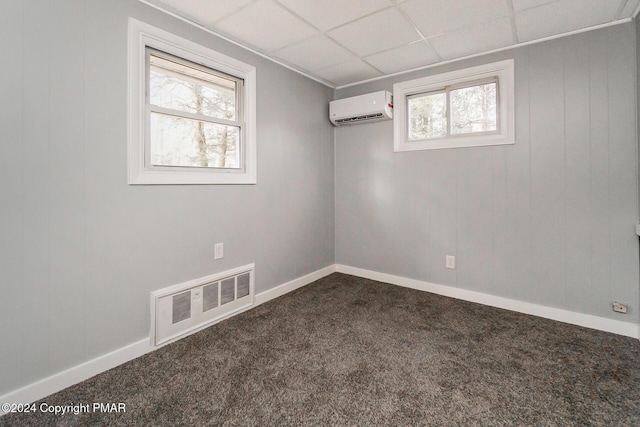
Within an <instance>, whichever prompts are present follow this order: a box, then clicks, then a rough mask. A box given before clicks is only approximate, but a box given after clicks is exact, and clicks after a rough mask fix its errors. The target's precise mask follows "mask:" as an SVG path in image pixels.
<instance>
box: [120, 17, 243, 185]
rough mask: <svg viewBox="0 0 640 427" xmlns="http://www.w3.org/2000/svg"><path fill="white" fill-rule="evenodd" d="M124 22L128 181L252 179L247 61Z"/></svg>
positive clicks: (240, 181)
mask: <svg viewBox="0 0 640 427" xmlns="http://www.w3.org/2000/svg"><path fill="white" fill-rule="evenodd" d="M129 25H130V26H129V68H130V70H129V71H130V72H129V102H130V105H129V111H130V113H129V183H130V184H255V182H256V151H255V68H254V67H252V66H250V65H247V64H244V63H242V62H240V61H237V60H235V59H233V58H230V57H227V56H225V55H222V54H220V53H218V52H215V51H213V50H210V49H208V48H205V47H203V46H201V45H198V44H196V43H193V42H190V41H188V40H185V39H182V38H180V37H177V36H174V35H172V34H170V33H167V32H166V31H163V30H160V29H158V28H155V27H152V26H150V25H147V24H144V23H142V22H140V21H137V20H134V19H130V24H129Z"/></svg>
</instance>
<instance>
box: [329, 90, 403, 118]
mask: <svg viewBox="0 0 640 427" xmlns="http://www.w3.org/2000/svg"><path fill="white" fill-rule="evenodd" d="M392 118H393V97H392V95H391V92H388V91H384V90H383V91H380V92H374V93H368V94H366V95H359V96H354V97H351V98H345V99H339V100H337V101H331V102H330V103H329V119H330V120H331V123H333V124H334V125H335V126H344V125H355V124H360V123H366V122H378V121H382V120H390V119H392Z"/></svg>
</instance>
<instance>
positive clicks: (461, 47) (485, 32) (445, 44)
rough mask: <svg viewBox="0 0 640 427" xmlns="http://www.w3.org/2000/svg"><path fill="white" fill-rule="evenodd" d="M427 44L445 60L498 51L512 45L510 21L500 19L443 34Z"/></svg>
mask: <svg viewBox="0 0 640 427" xmlns="http://www.w3.org/2000/svg"><path fill="white" fill-rule="evenodd" d="M429 42H430V43H431V45H432V46H433V47H434V49H435V50H436V51H437V52H438V53H439V54H440V56H441V57H442V58H443V59H445V60H447V59H454V58H461V57H463V56H467V55H473V54H476V53H481V52H487V51H490V50H493V49H499V48H501V47H505V46H509V45H511V44H513V33H512V31H511V19H510V18H500V19H497V20H495V21H491V22H487V23H485V24H482V25H478V26H476V27H472V28H467V29H462V30H459V31H455V32H451V33H445V34H442V35H439V36H437V37H433V38H431V39H429Z"/></svg>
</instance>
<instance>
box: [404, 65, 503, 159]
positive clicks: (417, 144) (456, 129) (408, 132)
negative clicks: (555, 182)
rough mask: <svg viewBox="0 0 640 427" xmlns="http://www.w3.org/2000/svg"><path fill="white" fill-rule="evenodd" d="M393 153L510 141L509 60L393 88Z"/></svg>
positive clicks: (412, 81)
mask: <svg viewBox="0 0 640 427" xmlns="http://www.w3.org/2000/svg"><path fill="white" fill-rule="evenodd" d="M393 91H394V99H395V100H396V102H395V119H394V149H395V151H412V150H431V149H438V148H457V147H473V146H484V145H500V144H513V143H514V142H515V138H514V118H513V111H514V107H513V106H514V99H513V60H509V61H502V62H497V63H493V64H487V65H482V66H479V67H474V68H468V69H465V70H459V71H454V72H450V73H444V74H438V75H435V76H429V77H424V78H420V79H416V80H411V81H407V82H402V83H397V84H395V85H394V86H393Z"/></svg>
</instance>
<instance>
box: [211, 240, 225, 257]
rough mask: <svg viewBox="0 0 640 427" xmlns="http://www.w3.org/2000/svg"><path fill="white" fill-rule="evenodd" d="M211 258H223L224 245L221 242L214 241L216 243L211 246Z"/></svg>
mask: <svg viewBox="0 0 640 427" xmlns="http://www.w3.org/2000/svg"><path fill="white" fill-rule="evenodd" d="M213 258H214V259H220V258H224V245H223V244H222V243H216V245H215V246H214V247H213Z"/></svg>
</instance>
